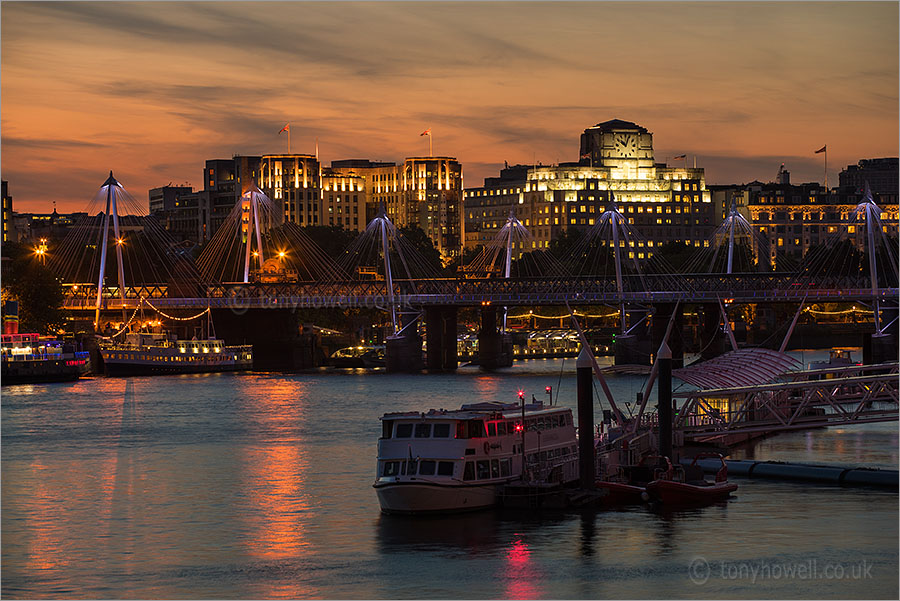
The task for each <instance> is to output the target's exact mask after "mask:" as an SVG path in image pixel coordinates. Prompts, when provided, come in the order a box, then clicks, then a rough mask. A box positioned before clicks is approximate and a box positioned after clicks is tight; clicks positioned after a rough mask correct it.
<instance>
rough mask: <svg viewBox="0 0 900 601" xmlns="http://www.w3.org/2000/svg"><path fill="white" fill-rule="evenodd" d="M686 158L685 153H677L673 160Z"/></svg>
mask: <svg viewBox="0 0 900 601" xmlns="http://www.w3.org/2000/svg"><path fill="white" fill-rule="evenodd" d="M686 158H687V155H686V154H679V155H678V156H677V157H675V158H674V159H673V160H675V161H680V160H681V159H686Z"/></svg>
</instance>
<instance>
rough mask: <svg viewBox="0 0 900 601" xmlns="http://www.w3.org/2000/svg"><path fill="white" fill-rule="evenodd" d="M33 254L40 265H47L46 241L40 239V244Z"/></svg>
mask: <svg viewBox="0 0 900 601" xmlns="http://www.w3.org/2000/svg"><path fill="white" fill-rule="evenodd" d="M34 254H35V255H37V258H38V259H39V260H40V262H41V265H46V264H47V239H46V238H41V243H40V244H39V245H37V246H36V247H35V249H34Z"/></svg>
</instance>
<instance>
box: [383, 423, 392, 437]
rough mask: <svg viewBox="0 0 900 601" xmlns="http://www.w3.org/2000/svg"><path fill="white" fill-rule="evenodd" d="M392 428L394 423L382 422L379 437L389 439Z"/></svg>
mask: <svg viewBox="0 0 900 601" xmlns="http://www.w3.org/2000/svg"><path fill="white" fill-rule="evenodd" d="M393 427H394V422H391V421H383V422H381V437H382V438H390V437H391V430H392V429H393Z"/></svg>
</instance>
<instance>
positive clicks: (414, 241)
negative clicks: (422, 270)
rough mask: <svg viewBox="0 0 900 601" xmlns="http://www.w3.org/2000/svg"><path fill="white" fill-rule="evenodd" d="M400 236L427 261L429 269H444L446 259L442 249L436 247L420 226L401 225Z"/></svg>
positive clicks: (437, 270)
mask: <svg viewBox="0 0 900 601" xmlns="http://www.w3.org/2000/svg"><path fill="white" fill-rule="evenodd" d="M398 233H399V234H400V236H401V237H402V238H403V239H404V240H405V241H406V242H407V243H408V244H409V245H411V246H412V248H413V249H415V251H416V253H417V254H418V255H419V257H420V258H421V259H422V260H424V261H425V265H426V266H427V268H428V269H433V270H434V271H436V272H439V271H442V270H443V269H444V261H443V260H442V259H441V253H440V251H439V250H438V249H437V248H435V247H434V242H433V241H432V240H431V238H429V237H428V234H426V233H425V230H423V229H422V228H420V227H419V226H415V225H414V226H410V227H401V228H400V229H399V230H398Z"/></svg>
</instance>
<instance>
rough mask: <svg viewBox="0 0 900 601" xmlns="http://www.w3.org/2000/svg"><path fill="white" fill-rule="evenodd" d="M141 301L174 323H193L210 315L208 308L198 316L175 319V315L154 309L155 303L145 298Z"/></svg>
mask: <svg viewBox="0 0 900 601" xmlns="http://www.w3.org/2000/svg"><path fill="white" fill-rule="evenodd" d="M141 300H142V301H143V302H146V303H147V305H148V306H149V307H150V308H151V309H153V310H154V311H156V312H157V313H159V314H160V315H162V316H163V317H165V318H166V319H171V320H172V321H191V320H193V319H197V318H198V317H203V316H204V315H206V314H207V313H209V307H207V308H205V309H203V311H201V312H200V313H197V314H196V315H192V316H191V317H175V316H174V315H169V314H167V313H163V312H162V311H160V310H159V309H158V308H156V307H154V306H153V303H151V302H150V301H149V300H148V299H145V298H143V297H141Z"/></svg>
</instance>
